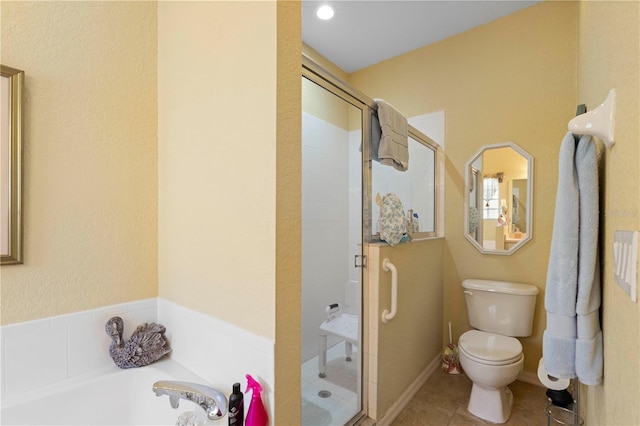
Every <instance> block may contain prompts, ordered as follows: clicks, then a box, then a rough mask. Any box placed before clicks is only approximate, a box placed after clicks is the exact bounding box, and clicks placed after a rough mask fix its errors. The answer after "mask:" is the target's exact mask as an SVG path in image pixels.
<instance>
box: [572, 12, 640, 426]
mask: <svg viewBox="0 0 640 426" xmlns="http://www.w3.org/2000/svg"><path fill="white" fill-rule="evenodd" d="M578 48H579V49H578V98H577V100H578V103H586V104H587V106H588V107H589V109H593V108H595V107H596V106H597V105H599V104H600V103H601V102H602V101H603V100H604V98H605V97H606V95H607V92H608V91H609V89H611V88H615V89H616V91H617V109H616V127H615V140H616V143H615V145H614V146H613V148H612V149H610V150H608V151H606V152H605V153H604V156H605V171H604V187H603V188H602V191H601V193H602V194H604V203H603V204H602V206H601V212H600V214H601V218H602V222H601V223H603V228H604V229H603V243H602V247H603V248H604V253H603V254H602V259H603V272H602V274H603V277H604V280H603V301H602V327H603V337H604V382H603V384H602V385H600V386H594V387H589V388H585V389H588V390H586V391H583V392H582V395H583V396H586V398H585V399H586V401H585V402H586V404H585V407H586V412H585V413H584V417H585V418H586V421H587V424H588V425H638V424H640V405H639V404H638V401H640V357H639V356H638V354H639V353H640V304H639V303H633V302H632V301H631V299H629V297H628V296H627V295H626V294H624V293H623V291H622V290H621V289H620V288H619V287H618V285H617V284H616V282H615V279H614V275H613V250H612V245H613V235H614V232H615V231H616V230H638V228H639V226H640V219H639V217H638V216H639V215H638V210H639V209H640V199H639V195H640V194H639V190H638V184H639V183H640V182H639V181H640V174H639V172H638V169H639V167H638V166H639V161H640V145H639V142H638V141H639V139H640V105H639V103H640V3H639V2H637V1H631V2H622V1H620V2H597V1H584V2H580V6H579V33H578Z"/></svg>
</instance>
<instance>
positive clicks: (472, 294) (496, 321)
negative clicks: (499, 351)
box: [462, 279, 539, 337]
mask: <svg viewBox="0 0 640 426" xmlns="http://www.w3.org/2000/svg"><path fill="white" fill-rule="evenodd" d="M462 287H463V288H464V298H465V301H466V303H467V313H468V315H469V323H470V324H471V326H472V327H473V328H476V329H478V330H482V331H487V332H489V333H497V334H502V335H504V336H513V337H524V336H531V333H532V331H533V313H534V311H535V308H536V296H537V295H538V292H539V290H538V287H536V286H534V285H530V284H521V283H512V282H506V281H491V280H475V279H467V280H464V281H463V282H462Z"/></svg>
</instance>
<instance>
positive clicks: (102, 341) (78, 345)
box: [68, 318, 113, 377]
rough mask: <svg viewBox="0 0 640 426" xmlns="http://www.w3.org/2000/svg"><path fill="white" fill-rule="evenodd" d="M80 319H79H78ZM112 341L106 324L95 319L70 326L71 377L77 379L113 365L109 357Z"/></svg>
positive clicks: (77, 322)
mask: <svg viewBox="0 0 640 426" xmlns="http://www.w3.org/2000/svg"><path fill="white" fill-rule="evenodd" d="M77 319H79V318H77ZM110 343H111V339H110V338H109V336H107V333H106V331H105V323H103V322H102V320H94V319H93V318H89V319H86V318H85V320H84V321H71V322H70V324H69V367H68V370H69V377H76V376H80V375H83V374H86V373H89V372H91V371H94V370H97V369H100V368H104V367H108V366H110V365H111V364H113V361H112V360H111V357H110V356H109V344H110Z"/></svg>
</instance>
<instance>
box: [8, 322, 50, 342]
mask: <svg viewBox="0 0 640 426" xmlns="http://www.w3.org/2000/svg"><path fill="white" fill-rule="evenodd" d="M50 328H51V320H50V319H49V318H44V319H39V320H34V321H26V322H21V323H18V324H11V325H5V326H3V327H2V338H3V339H9V338H11V337H20V336H24V335H26V334H31V333H46V332H47V331H48V330H49V329H50Z"/></svg>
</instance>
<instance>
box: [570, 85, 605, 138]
mask: <svg viewBox="0 0 640 426" xmlns="http://www.w3.org/2000/svg"><path fill="white" fill-rule="evenodd" d="M615 115H616V89H611V90H609V94H608V95H607V98H606V99H605V100H604V102H603V103H601V104H600V106H598V107H597V108H595V109H593V110H591V111H589V112H586V113H584V114H581V115H578V116H577V117H574V118H572V119H571V120H570V121H569V126H568V127H569V131H570V132H571V133H574V134H577V135H591V136H597V137H599V138H600V139H601V140H602V142H604V145H605V146H606V147H607V149H609V148H611V147H612V146H613V144H614V138H613V136H614V130H615Z"/></svg>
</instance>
